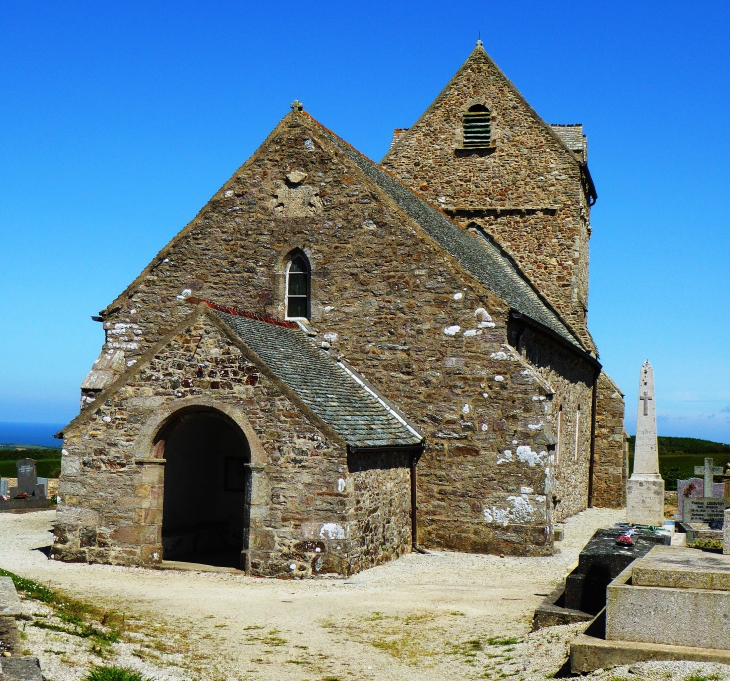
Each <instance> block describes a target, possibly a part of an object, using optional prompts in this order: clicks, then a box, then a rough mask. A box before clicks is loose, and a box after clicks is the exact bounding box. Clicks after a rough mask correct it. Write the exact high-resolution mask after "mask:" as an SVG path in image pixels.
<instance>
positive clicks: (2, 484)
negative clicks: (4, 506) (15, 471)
mask: <svg viewBox="0 0 730 681" xmlns="http://www.w3.org/2000/svg"><path fill="white" fill-rule="evenodd" d="M6 496H8V481H7V480H6V479H5V478H0V497H6Z"/></svg>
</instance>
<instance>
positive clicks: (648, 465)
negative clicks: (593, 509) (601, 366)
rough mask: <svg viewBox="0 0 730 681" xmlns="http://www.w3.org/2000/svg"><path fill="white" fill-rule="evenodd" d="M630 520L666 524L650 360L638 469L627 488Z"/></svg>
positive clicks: (644, 370)
mask: <svg viewBox="0 0 730 681" xmlns="http://www.w3.org/2000/svg"><path fill="white" fill-rule="evenodd" d="M626 520H627V521H628V522H629V523H632V524H634V525H659V526H661V525H663V524H664V480H662V476H661V475H659V449H658V448H657V439H656V403H655V400H654V370H653V369H652V368H651V364H649V360H647V361H646V362H644V364H643V365H642V367H641V374H640V378H639V408H638V410H637V414H636V447H635V449H634V470H633V472H632V474H631V477H630V478H629V481H628V483H627V489H626Z"/></svg>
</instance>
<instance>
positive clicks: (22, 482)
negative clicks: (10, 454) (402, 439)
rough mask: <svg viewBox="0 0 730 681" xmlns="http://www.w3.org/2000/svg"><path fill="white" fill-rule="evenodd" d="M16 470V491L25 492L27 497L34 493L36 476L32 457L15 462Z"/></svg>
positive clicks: (36, 482) (36, 481)
mask: <svg viewBox="0 0 730 681" xmlns="http://www.w3.org/2000/svg"><path fill="white" fill-rule="evenodd" d="M15 467H16V469H17V471H18V492H25V493H26V494H27V495H28V496H29V497H30V496H33V495H34V494H35V486H36V484H38V478H37V477H36V472H35V461H33V459H20V461H17V462H16V464H15Z"/></svg>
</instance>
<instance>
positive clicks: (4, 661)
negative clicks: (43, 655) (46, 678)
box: [0, 657, 43, 681]
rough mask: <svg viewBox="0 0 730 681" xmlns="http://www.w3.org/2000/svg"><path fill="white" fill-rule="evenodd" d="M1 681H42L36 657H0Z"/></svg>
mask: <svg viewBox="0 0 730 681" xmlns="http://www.w3.org/2000/svg"><path fill="white" fill-rule="evenodd" d="M0 669H2V674H1V675H0V679H2V681H43V674H41V665H40V662H38V658H37V657H0Z"/></svg>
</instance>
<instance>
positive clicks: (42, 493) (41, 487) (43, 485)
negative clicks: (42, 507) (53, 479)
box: [35, 478, 48, 499]
mask: <svg viewBox="0 0 730 681" xmlns="http://www.w3.org/2000/svg"><path fill="white" fill-rule="evenodd" d="M37 480H38V481H37V482H36V486H35V495H36V496H37V497H40V498H41V499H45V498H46V497H47V496H48V478H37Z"/></svg>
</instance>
